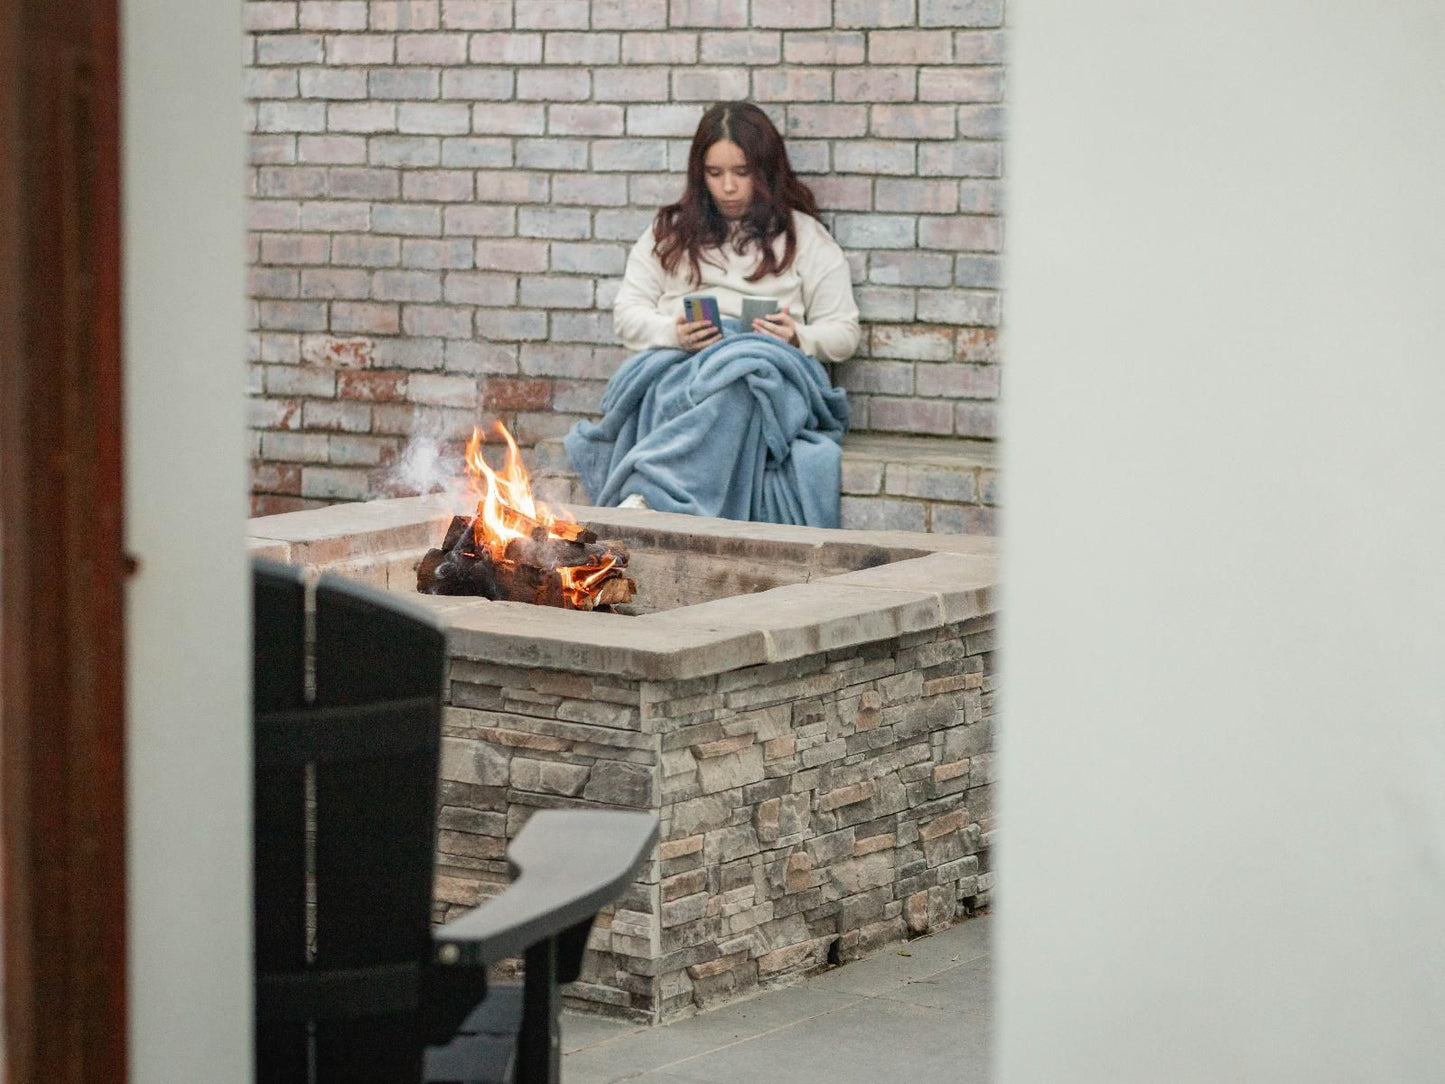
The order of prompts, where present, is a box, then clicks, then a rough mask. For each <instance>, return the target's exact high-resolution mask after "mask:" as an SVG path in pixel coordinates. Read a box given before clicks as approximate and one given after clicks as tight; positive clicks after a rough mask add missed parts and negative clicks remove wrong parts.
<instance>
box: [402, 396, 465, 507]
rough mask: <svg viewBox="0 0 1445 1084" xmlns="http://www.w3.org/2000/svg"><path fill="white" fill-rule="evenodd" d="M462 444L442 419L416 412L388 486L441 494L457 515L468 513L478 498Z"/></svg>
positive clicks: (409, 490) (405, 490) (418, 492)
mask: <svg viewBox="0 0 1445 1084" xmlns="http://www.w3.org/2000/svg"><path fill="white" fill-rule="evenodd" d="M462 446H463V442H462V441H460V440H458V439H457V437H456V435H455V432H454V431H452V432H448V431H447V428H446V422H445V421H444V420H442V419H439V418H436V417H434V416H433V417H428V416H426V415H423V414H422V413H421V412H420V411H418V412H417V413H416V414H414V415H412V429H411V436H410V437H409V438H408V439H407V442H406V447H405V448H404V449H402V453H401V455H400V456H399V457H398V458H397V461H396V464H395V465H394V466H393V467H392V468H391V470H390V472H388V474H387V488H388V489H389V490H390V491H391V492H393V493H397V494H408V495H410V494H421V493H443V494H446V497H447V501H448V503H449V504H450V505H451V506H452V507H453V509H454V510H455V511H456V512H457V513H458V514H463V513H467V512H469V511H470V510H471V508H472V507H473V506H475V504H476V501H477V498H476V494H475V492H474V491H473V490H472V487H471V485H470V484H469V482H468V481H467V473H466V467H465V465H464V463H463V459H462Z"/></svg>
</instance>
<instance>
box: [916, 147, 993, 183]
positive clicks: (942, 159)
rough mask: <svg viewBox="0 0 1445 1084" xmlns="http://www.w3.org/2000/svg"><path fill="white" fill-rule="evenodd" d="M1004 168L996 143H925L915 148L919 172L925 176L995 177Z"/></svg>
mask: <svg viewBox="0 0 1445 1084" xmlns="http://www.w3.org/2000/svg"><path fill="white" fill-rule="evenodd" d="M1002 170H1003V153H1002V148H1001V147H1000V146H999V144H997V143H974V142H971V141H968V140H965V141H962V142H956V143H926V144H924V145H922V146H921V147H919V148H918V172H919V173H921V174H922V175H923V176H925V177H997V176H999V174H1000V173H1001V172H1002Z"/></svg>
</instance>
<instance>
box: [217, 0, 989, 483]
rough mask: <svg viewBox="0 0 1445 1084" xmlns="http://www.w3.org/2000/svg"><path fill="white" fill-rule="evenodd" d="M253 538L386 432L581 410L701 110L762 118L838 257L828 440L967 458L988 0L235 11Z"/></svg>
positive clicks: (351, 469) (984, 295)
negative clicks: (847, 330) (844, 321)
mask: <svg viewBox="0 0 1445 1084" xmlns="http://www.w3.org/2000/svg"><path fill="white" fill-rule="evenodd" d="M245 17H246V23H247V27H248V29H249V31H250V33H249V36H248V40H247V50H248V70H247V80H248V87H249V90H248V94H249V98H250V103H249V114H248V116H249V121H248V124H249V130H250V136H249V138H250V147H251V168H250V172H249V178H248V185H249V194H250V197H251V203H250V229H251V233H250V249H249V253H250V255H249V258H250V265H251V274H250V293H251V297H252V307H251V325H252V329H253V333H252V336H251V350H250V362H251V369H250V377H251V384H250V387H251V393H252V396H253V401H252V417H251V422H252V427H253V432H254V445H253V458H254V473H253V478H252V485H253V492H254V494H255V495H256V496H255V502H254V503H255V507H256V510H257V511H258V512H274V511H282V510H290V509H294V508H299V507H305V506H307V505H310V504H316V503H324V502H329V501H336V500H349V499H357V498H364V497H368V496H374V495H378V494H381V493H385V492H393V491H395V490H396V488H397V487H398V486H404V485H405V484H406V483H405V482H404V481H403V480H400V479H398V478H397V476H396V475H394V474H393V473H392V469H391V468H392V465H393V463H394V461H395V460H396V458H397V456H398V454H399V452H400V450H401V448H402V447H403V445H404V443H405V441H406V439H407V437H408V436H409V435H410V434H413V433H415V432H418V431H421V432H425V433H427V434H429V435H432V436H437V437H441V438H444V439H447V440H455V439H457V438H459V437H461V436H464V435H465V434H466V433H467V432H469V430H470V427H471V425H472V424H473V422H474V421H475V420H477V418H478V416H479V415H483V414H484V415H488V416H500V417H502V418H503V419H504V420H506V421H507V422H508V424H509V425H511V426H512V427H513V429H514V430H515V431H516V432H517V433H518V434H519V436H520V438H521V439H522V441H523V443H525V444H532V443H534V442H535V441H537V440H540V439H545V438H548V437H555V436H557V435H559V434H560V433H562V432H563V431H565V430H566V429H567V428H569V427H570V426H571V425H572V423H573V422H574V421H575V420H576V419H578V418H579V417H583V416H588V415H592V414H595V412H596V411H597V409H598V404H599V402H600V398H601V394H602V391H603V388H604V387H605V382H606V380H607V378H608V377H609V376H610V375H611V374H612V373H613V372H614V371H615V370H616V368H617V366H618V364H619V363H620V362H621V361H622V359H623V356H624V352H623V351H622V349H621V348H620V347H618V346H617V345H616V342H615V340H614V338H613V333H612V327H611V317H610V309H611V304H612V300H613V298H614V296H615V294H616V290H617V286H618V282H619V278H620V275H621V273H622V269H623V264H624V259H625V255H626V252H627V249H628V247H629V246H630V244H631V243H632V242H633V241H634V240H635V239H636V238H637V236H638V235H639V234H640V233H641V232H642V230H643V229H644V228H645V226H646V225H647V223H648V222H649V221H650V220H651V217H652V215H653V213H654V212H655V210H656V208H657V207H658V206H659V205H661V204H662V203H664V202H667V201H670V200H672V199H674V198H676V196H677V195H678V194H679V193H680V191H681V178H680V174H681V171H682V169H683V166H684V162H685V159H686V151H687V146H688V139H689V137H690V136H691V134H692V131H693V129H694V127H695V125H696V122H697V119H698V116H699V115H700V113H701V111H702V109H703V108H704V107H705V106H706V105H707V104H708V103H710V102H711V101H713V100H715V99H721V98H752V99H753V100H756V101H758V102H759V103H760V104H761V105H762V106H763V107H764V108H765V109H767V110H768V111H769V113H770V114H771V115H772V116H773V117H774V118H775V120H776V121H777V123H778V124H779V125H780V127H781V129H782V130H783V132H784V133H785V134H786V135H787V137H788V140H789V147H790V150H791V153H792V156H793V158H794V161H795V163H796V165H797V166H798V168H799V169H800V171H801V172H803V173H804V174H805V175H806V177H807V179H808V181H809V183H810V184H812V185H813V187H814V189H815V191H816V192H817V194H818V196H819V198H820V201H821V203H822V205H823V207H824V208H825V209H826V211H827V214H826V216H825V220H826V222H827V223H828V225H829V227H830V228H831V229H832V230H833V233H834V235H835V236H836V237H837V238H838V240H839V241H840V243H841V244H842V245H843V246H844V248H845V249H846V250H847V252H848V256H849V260H850V263H851V265H852V268H853V276H854V281H855V289H856V292H857V297H858V301H859V304H860V307H861V309H862V312H863V318H864V320H865V323H866V334H865V337H864V342H863V347H862V349H861V351H860V354H859V357H858V358H857V359H856V360H854V361H852V362H849V363H846V364H842V365H838V366H836V367H835V370H834V374H833V375H834V379H835V380H836V382H837V383H839V384H840V385H842V386H843V387H846V388H847V389H848V390H849V392H850V394H851V399H852V403H853V410H854V420H855V425H856V427H857V428H859V429H862V430H873V431H877V432H893V433H910V434H928V435H936V436H964V437H982V438H991V437H993V436H994V435H995V431H996V425H997V420H996V409H995V408H996V399H997V396H998V392H999V369H998V365H997V361H998V356H997V351H996V341H995V328H996V325H997V323H998V313H999V295H998V293H997V286H998V276H999V266H998V252H999V249H1000V244H1001V218H1000V183H1001V182H1000V175H1001V159H1002V155H1001V143H1000V138H1001V131H1002V120H1001V111H1000V109H1001V107H1000V105H999V101H1000V100H1001V98H1002V94H1003V32H1002V29H1001V27H1002V24H1003V0H786V2H773V0H248V2H247V3H246V4H245Z"/></svg>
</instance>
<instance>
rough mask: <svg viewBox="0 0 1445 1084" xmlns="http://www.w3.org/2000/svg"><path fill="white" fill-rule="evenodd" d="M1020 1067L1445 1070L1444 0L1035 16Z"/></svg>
mask: <svg viewBox="0 0 1445 1084" xmlns="http://www.w3.org/2000/svg"><path fill="white" fill-rule="evenodd" d="M1009 17H1010V22H1011V23H1012V24H1013V27H1014V29H1013V30H1012V31H1011V48H1012V56H1011V58H1010V67H1009V73H1010V74H1009V77H1010V81H1011V82H1010V91H1009V94H1010V98H1011V101H1012V105H1011V109H1010V128H1011V133H1010V142H1009V144H1008V147H1009V154H1010V158H1009V162H1008V165H1007V172H1008V175H1009V180H1008V185H1009V229H1010V236H1009V238H1008V270H1009V281H1008V283H1007V293H1006V314H1005V320H1006V325H1007V348H1006V349H1007V355H1008V359H1009V369H1008V386H1007V388H1006V403H1007V417H1006V425H1005V432H1006V434H1007V437H1008V443H1007V447H1006V460H1007V465H1006V473H1005V478H1006V479H1007V488H1008V493H1007V522H1006V524H1005V533H1006V536H1007V539H1008V550H1007V566H1006V572H1005V577H1006V584H1007V592H1006V613H1007V615H1008V623H1007V628H1006V634H1005V638H1004V640H1005V651H1006V654H1005V664H1006V666H1007V673H1006V697H1005V701H1006V703H1007V705H1008V712H1007V714H1008V720H1007V725H1006V727H1005V731H1004V732H1005V735H1006V737H1005V745H1004V750H1003V759H1004V776H1003V791H1004V793H1003V808H1002V811H1001V817H1000V820H1001V824H1002V830H1003V840H1002V846H1001V848H1000V855H999V864H1000V869H1001V871H1002V873H1001V877H1002V886H1001V892H1000V915H999V923H1000V929H1001V944H1000V959H1001V965H1002V982H1001V992H1000V1014H1001V1025H1000V1036H999V1038H1000V1049H1001V1071H1000V1078H1001V1079H1002V1080H1005V1081H1010V1082H1014V1081H1029V1082H1033V1081H1050V1082H1052V1081H1062V1080H1068V1081H1109V1082H1111V1084H1116V1082H1121V1081H1141V1082H1143V1081H1147V1082H1150V1084H1158V1082H1162V1081H1169V1082H1187V1081H1221V1080H1230V1081H1233V1080H1259V1081H1311V1082H1318V1081H1346V1080H1348V1081H1425V1080H1442V1079H1445V1024H1442V1021H1445V515H1442V499H1441V489H1442V481H1445V440H1442V433H1445V421H1442V406H1445V208H1442V201H1441V197H1442V192H1445V181H1442V178H1445V136H1442V133H1445V63H1442V62H1441V57H1442V56H1445V6H1442V5H1440V4H1438V3H1435V2H1432V0H1394V2H1392V3H1386V4H1370V3H1365V2H1363V0H1354V2H1346V0H1333V2H1328V3H1319V2H1317V0H1276V2H1273V3H1265V4H1261V3H1258V2H1255V0H1210V2H1208V3H1204V2H1202V0H1173V2H1171V3H1167V4H1160V3H1154V4H1146V3H1138V2H1127V0H1091V2H1090V3H1086V4H1060V3H1038V2H1030V0H1018V2H1017V3H1015V4H1012V5H1011V6H1010V16H1009Z"/></svg>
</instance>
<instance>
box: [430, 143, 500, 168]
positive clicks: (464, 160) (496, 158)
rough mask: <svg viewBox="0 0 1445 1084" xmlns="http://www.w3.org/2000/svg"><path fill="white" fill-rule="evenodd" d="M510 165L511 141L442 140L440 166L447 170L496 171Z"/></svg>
mask: <svg viewBox="0 0 1445 1084" xmlns="http://www.w3.org/2000/svg"><path fill="white" fill-rule="evenodd" d="M511 164H512V143H511V140H508V139H498V138H496V137H495V136H485V137H464V136H451V137H449V138H447V139H444V140H442V165H444V166H446V167H447V168H448V169H497V168H499V167H503V168H504V167H506V166H510V165H511Z"/></svg>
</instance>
